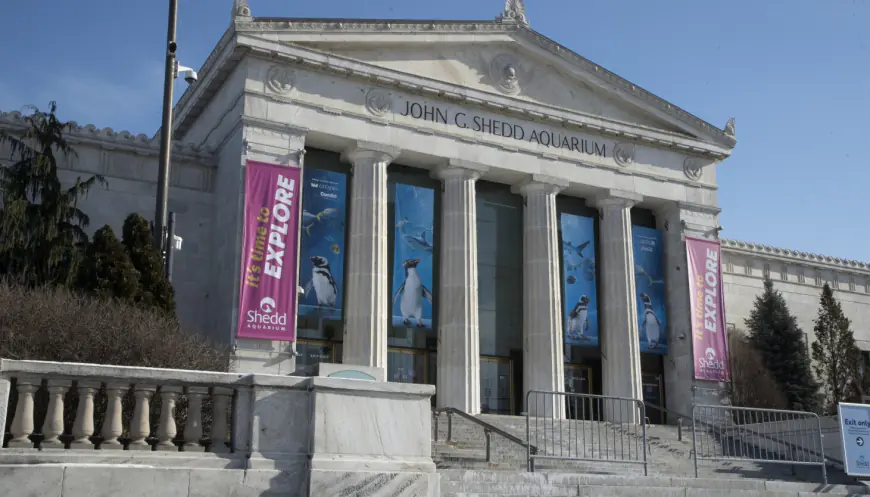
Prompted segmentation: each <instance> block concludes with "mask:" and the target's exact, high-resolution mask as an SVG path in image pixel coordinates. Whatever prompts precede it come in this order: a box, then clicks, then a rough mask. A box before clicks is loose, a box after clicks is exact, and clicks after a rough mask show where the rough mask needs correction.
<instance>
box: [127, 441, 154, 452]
mask: <svg viewBox="0 0 870 497" xmlns="http://www.w3.org/2000/svg"><path fill="white" fill-rule="evenodd" d="M127 450H139V451H151V450H153V449H152V447H151V445H149V444H148V443H147V442H130V445H128V446H127Z"/></svg>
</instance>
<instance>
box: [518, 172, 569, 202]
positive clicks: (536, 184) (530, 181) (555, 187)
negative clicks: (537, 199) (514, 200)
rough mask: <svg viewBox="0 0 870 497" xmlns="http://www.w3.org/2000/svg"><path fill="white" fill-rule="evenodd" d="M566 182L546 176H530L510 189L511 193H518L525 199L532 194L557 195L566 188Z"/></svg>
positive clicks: (567, 183)
mask: <svg viewBox="0 0 870 497" xmlns="http://www.w3.org/2000/svg"><path fill="white" fill-rule="evenodd" d="M568 185H570V183H569V182H568V180H564V179H561V178H556V177H554V176H547V175H544V174H532V175H530V176H529V177H528V178H526V179H525V180H523V181H522V182H520V183H518V184H516V185H514V186H512V187H511V192H513V193H519V194H520V195H522V196H524V197H526V196H528V195H530V194H533V193H543V194H553V195H555V194H557V193H559V192H561V191H562V190H564V189H565V188H568Z"/></svg>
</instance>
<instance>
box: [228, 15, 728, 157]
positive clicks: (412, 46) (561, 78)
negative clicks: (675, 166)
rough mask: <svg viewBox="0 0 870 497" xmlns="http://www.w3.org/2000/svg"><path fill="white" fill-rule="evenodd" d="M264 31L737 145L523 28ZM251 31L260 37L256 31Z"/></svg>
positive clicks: (392, 67)
mask: <svg viewBox="0 0 870 497" xmlns="http://www.w3.org/2000/svg"><path fill="white" fill-rule="evenodd" d="M257 24H258V23H257V22H254V23H252V26H251V27H253V25H257ZM267 24H268V27H267ZM261 25H262V26H263V28H264V29H263V32H262V36H263V37H265V38H268V39H270V40H272V41H277V42H279V43H282V44H288V45H295V46H298V47H303V48H305V49H311V50H316V51H318V52H325V53H329V54H334V55H336V56H339V57H341V58H344V59H351V60H354V61H359V62H361V63H364V64H367V65H372V66H377V67H380V68H383V69H387V70H389V71H392V72H395V73H397V74H407V75H410V76H416V77H422V78H426V79H429V80H433V81H438V82H442V83H447V84H450V85H455V86H456V87H457V88H468V89H471V90H475V91H479V92H486V93H490V94H492V95H494V96H496V97H501V98H503V97H507V98H512V99H516V100H517V101H521V102H526V103H529V104H535V105H540V106H542V107H543V108H551V109H558V110H565V111H569V112H576V113H579V114H583V115H586V116H592V117H595V118H600V119H604V120H606V121H612V122H616V123H621V124H627V125H635V126H640V127H644V128H652V129H655V130H658V131H663V132H667V133H674V134H679V135H683V136H687V137H693V138H696V139H699V140H701V141H705V142H709V143H716V144H717V145H724V146H725V147H727V148H731V147H733V145H734V141H733V137H730V136H725V135H724V133H723V132H722V131H721V130H719V129H718V128H716V127H714V126H711V125H709V124H708V123H705V122H703V121H701V120H700V119H698V118H697V117H695V116H692V115H691V114H689V113H687V112H685V111H683V110H681V109H679V107H677V106H675V105H673V104H670V103H668V102H665V101H663V100H661V99H659V98H658V97H656V96H654V95H652V94H651V93H649V92H646V91H645V90H643V89H641V88H639V87H637V86H636V85H634V84H632V83H630V82H628V81H625V80H624V79H622V78H619V77H618V76H616V75H615V74H613V73H610V72H609V71H607V70H605V69H604V68H600V67H598V66H596V65H594V64H593V63H591V62H590V61H588V60H586V59H583V58H582V57H581V56H579V55H577V54H574V53H573V52H571V51H570V50H568V49H567V48H565V47H562V46H561V45H558V44H556V43H554V42H552V41H551V40H549V39H547V38H546V37H544V36H542V35H540V34H538V33H537V32H535V31H532V30H530V29H528V28H525V27H520V26H505V25H499V24H498V23H478V22H469V23H457V22H441V23H439V22H437V21H436V22H432V23H427V22H416V21H398V22H392V21H344V20H342V21H327V20H319V21H318V20H306V21H302V20H286V22H278V21H277V20H270V21H269V22H268V23H266V22H264V23H262V24H261ZM245 31H246V34H248V35H253V36H257V35H256V34H255V33H253V32H252V31H254V30H252V29H246V30H245Z"/></svg>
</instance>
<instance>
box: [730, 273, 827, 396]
mask: <svg viewBox="0 0 870 497" xmlns="http://www.w3.org/2000/svg"><path fill="white" fill-rule="evenodd" d="M746 327H747V329H748V330H749V339H750V342H751V343H752V345H754V346H755V348H756V349H757V350H758V352H759V354H760V355H761V358H762V360H763V361H764V364H765V365H766V366H767V368H768V369H769V370H770V372H771V373H772V374H773V377H774V379H775V380H776V382H777V384H779V387H780V389H782V391H783V392H784V393H785V395H786V397H787V398H788V402H789V405H790V407H791V408H792V409H795V410H804V411H815V410H816V408H817V406H818V390H819V386H818V383H817V382H816V380H815V378H813V374H812V371H811V370H810V358H809V355H808V354H807V350H806V347H805V345H804V334H803V331H801V329H800V328H799V327H798V325H797V320H795V318H794V316H792V315H791V314H790V313H789V310H788V306H787V305H786V303H785V299H784V298H783V296H782V294H781V293H779V291H777V290H774V288H773V281H771V280H770V278H765V279H764V292H763V293H762V294H761V295H760V296H758V297H756V298H755V306H754V308H753V309H752V312H751V313H750V315H749V319H747V320H746Z"/></svg>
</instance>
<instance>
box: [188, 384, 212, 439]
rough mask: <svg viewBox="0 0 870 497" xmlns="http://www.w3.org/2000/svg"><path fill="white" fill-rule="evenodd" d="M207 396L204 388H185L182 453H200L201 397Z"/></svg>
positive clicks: (206, 389) (206, 390)
mask: <svg viewBox="0 0 870 497" xmlns="http://www.w3.org/2000/svg"><path fill="white" fill-rule="evenodd" d="M206 394H208V388H206V387H187V423H186V424H185V425H184V451H185V452H202V451H204V450H205V448H204V447H203V446H202V445H200V443H199V441H200V439H202V396H203V395H206Z"/></svg>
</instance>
